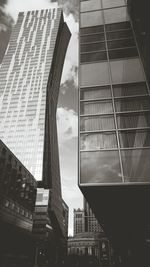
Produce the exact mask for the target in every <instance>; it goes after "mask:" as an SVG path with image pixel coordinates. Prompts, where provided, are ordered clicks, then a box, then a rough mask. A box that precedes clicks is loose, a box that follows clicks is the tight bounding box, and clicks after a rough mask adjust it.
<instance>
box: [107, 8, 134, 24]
mask: <svg viewBox="0 0 150 267" xmlns="http://www.w3.org/2000/svg"><path fill="white" fill-rule="evenodd" d="M104 20H105V24H110V23H117V22H122V21H123V22H124V21H128V20H129V16H128V13H127V8H126V7H119V8H112V9H106V10H104Z"/></svg>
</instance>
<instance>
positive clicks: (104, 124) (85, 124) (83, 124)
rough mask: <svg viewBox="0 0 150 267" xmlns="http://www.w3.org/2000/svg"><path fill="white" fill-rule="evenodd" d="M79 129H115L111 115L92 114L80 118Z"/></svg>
mask: <svg viewBox="0 0 150 267" xmlns="http://www.w3.org/2000/svg"><path fill="white" fill-rule="evenodd" d="M80 129H81V131H101V130H111V129H115V122H114V117H113V116H94V117H91V116H90V117H81V118H80Z"/></svg>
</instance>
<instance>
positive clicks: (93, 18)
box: [80, 11, 104, 28]
mask: <svg viewBox="0 0 150 267" xmlns="http://www.w3.org/2000/svg"><path fill="white" fill-rule="evenodd" d="M80 23H81V25H80V27H81V28H84V27H91V26H97V25H103V24H104V22H103V17H102V11H92V12H87V13H81V21H80Z"/></svg>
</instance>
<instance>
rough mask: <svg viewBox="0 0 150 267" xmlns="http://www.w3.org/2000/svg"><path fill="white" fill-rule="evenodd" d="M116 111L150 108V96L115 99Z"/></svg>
mask: <svg viewBox="0 0 150 267" xmlns="http://www.w3.org/2000/svg"><path fill="white" fill-rule="evenodd" d="M115 107H116V111H117V112H120V111H140V110H150V97H148V96H145V97H137V98H125V99H119V100H115Z"/></svg>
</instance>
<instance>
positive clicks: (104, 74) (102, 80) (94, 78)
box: [80, 62, 110, 87]
mask: <svg viewBox="0 0 150 267" xmlns="http://www.w3.org/2000/svg"><path fill="white" fill-rule="evenodd" d="M80 79H81V87H86V86H94V85H100V84H101V85H105V84H109V83H110V77H109V71H108V63H107V62H101V63H93V64H92V63H91V64H85V65H83V64H81V66H80Z"/></svg>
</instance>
